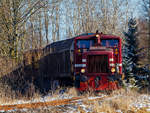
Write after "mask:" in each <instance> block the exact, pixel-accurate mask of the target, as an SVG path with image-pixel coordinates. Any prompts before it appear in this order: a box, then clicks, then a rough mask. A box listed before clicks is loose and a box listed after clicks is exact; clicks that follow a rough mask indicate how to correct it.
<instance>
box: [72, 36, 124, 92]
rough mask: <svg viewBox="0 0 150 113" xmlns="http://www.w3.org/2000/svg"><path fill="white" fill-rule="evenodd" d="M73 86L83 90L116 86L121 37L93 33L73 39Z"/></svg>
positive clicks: (118, 73) (119, 65)
mask: <svg viewBox="0 0 150 113" xmlns="http://www.w3.org/2000/svg"><path fill="white" fill-rule="evenodd" d="M74 46H75V51H74V59H75V60H74V61H75V64H74V65H75V66H74V70H75V86H76V87H77V88H78V89H79V90H80V91H84V90H87V89H89V87H91V88H92V89H94V90H96V91H97V90H113V89H117V88H118V81H120V78H121V75H122V65H121V62H122V59H121V39H120V38H119V37H116V36H112V35H111V36H108V35H103V34H93V35H86V36H81V37H77V38H76V39H75V45H74Z"/></svg>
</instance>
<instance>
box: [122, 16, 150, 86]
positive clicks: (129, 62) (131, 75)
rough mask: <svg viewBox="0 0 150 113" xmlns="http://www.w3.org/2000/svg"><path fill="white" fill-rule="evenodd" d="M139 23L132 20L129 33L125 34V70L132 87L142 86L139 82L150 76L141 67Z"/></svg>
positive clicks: (129, 23)
mask: <svg viewBox="0 0 150 113" xmlns="http://www.w3.org/2000/svg"><path fill="white" fill-rule="evenodd" d="M137 34H138V33H137V23H136V20H135V19H132V18H131V19H130V20H129V22H128V32H124V35H125V44H124V47H123V70H124V74H125V76H126V80H127V82H128V83H129V82H130V83H131V84H132V85H138V86H139V85H141V83H140V82H139V81H141V80H142V81H144V83H145V80H146V76H145V75H148V74H149V70H147V68H145V67H141V66H140V64H139V60H140V58H141V54H140V51H141V50H142V49H139V48H138V39H137V36H138V35H137Z"/></svg>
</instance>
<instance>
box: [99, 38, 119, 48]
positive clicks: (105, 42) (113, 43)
mask: <svg viewBox="0 0 150 113" xmlns="http://www.w3.org/2000/svg"><path fill="white" fill-rule="evenodd" d="M101 44H102V46H106V47H118V45H119V40H118V39H102V40H101Z"/></svg>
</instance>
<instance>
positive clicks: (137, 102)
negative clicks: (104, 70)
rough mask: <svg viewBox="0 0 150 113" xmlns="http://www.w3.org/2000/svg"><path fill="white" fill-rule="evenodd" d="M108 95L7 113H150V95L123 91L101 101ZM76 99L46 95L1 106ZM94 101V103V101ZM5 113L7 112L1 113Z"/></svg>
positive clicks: (66, 95) (70, 96)
mask: <svg viewBox="0 0 150 113" xmlns="http://www.w3.org/2000/svg"><path fill="white" fill-rule="evenodd" d="M106 96H108V95H105V94H100V95H99V96H87V95H86V97H84V98H83V99H79V100H75V102H74V103H70V104H66V105H59V106H45V107H41V108H36V109H26V108H24V109H14V110H9V111H7V112H17V111H20V112H29V113H30V112H33V111H34V112H35V113H41V112H52V113H59V112H61V113H81V112H85V113H91V112H95V113H107V112H110V113H111V111H113V112H116V113H124V112H125V110H130V111H134V112H137V113H138V112H139V111H140V110H144V112H143V113H150V95H149V94H139V93H135V92H126V91H122V92H121V93H120V92H119V93H118V92H117V93H114V94H111V95H110V96H108V97H107V98H104V99H103V100H99V98H100V97H106ZM72 97H74V96H73V95H70V94H66V93H65V94H61V95H55V96H52V95H46V96H44V97H40V98H38V99H33V100H29V101H24V100H18V101H14V102H12V103H5V104H1V105H10V104H11V105H14V104H23V103H35V102H49V101H52V100H59V99H70V98H72ZM93 100H94V101H93ZM0 112H5V111H0ZM139 113H140V112H139Z"/></svg>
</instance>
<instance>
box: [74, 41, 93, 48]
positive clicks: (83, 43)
mask: <svg viewBox="0 0 150 113" xmlns="http://www.w3.org/2000/svg"><path fill="white" fill-rule="evenodd" d="M94 43H95V40H92V39H88V40H77V47H78V48H80V49H84V48H86V49H89V48H90V47H91V46H93V45H94Z"/></svg>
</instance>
